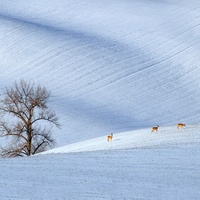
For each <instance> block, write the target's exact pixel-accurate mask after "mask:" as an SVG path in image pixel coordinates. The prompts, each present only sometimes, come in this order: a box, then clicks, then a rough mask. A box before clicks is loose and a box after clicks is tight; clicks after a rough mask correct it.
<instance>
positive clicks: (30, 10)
mask: <svg viewBox="0 0 200 200" xmlns="http://www.w3.org/2000/svg"><path fill="white" fill-rule="evenodd" d="M0 4H1V6H0V23H1V26H0V88H1V92H0V93H3V89H4V88H5V87H9V86H10V85H11V84H12V83H13V82H14V81H15V80H19V79H21V78H23V79H25V80H32V81H35V82H36V83H41V84H42V85H44V86H46V87H47V89H48V90H50V91H51V92H52V99H51V102H50V103H51V106H52V107H53V108H54V109H55V110H56V111H57V113H58V115H59V117H60V120H61V124H62V129H61V130H56V131H55V138H56V140H57V145H58V146H61V145H64V144H68V143H73V142H79V141H82V140H85V139H91V138H96V137H100V136H104V135H106V134H108V133H110V132H122V131H130V130H134V129H138V128H148V127H151V126H153V125H157V124H159V125H161V126H168V125H173V124H176V123H178V122H183V123H187V124H198V123H200V115H199V113H200V106H199V105H200V103H199V102H200V67H199V63H200V57H199V54H200V14H199V13H200V12H199V6H200V3H199V1H197V0H193V1H186V0H185V1H181V2H180V1H178V0H165V1H164V0H158V1H154V0H150V1H146V0H135V1H128V0H127V1H119V0H118V1H114V0H111V1H109V2H108V1H105V0H103V1H98V0H95V1H92V2H91V1H89V0H83V1H78V0H73V1H71V0H67V1H66V0H51V1H49V0H48V1H47V0H43V1H40V0H34V1H33V0H32V1H29V2H28V3H27V1H26V0H13V1H8V0H3V1H2V0H1V1H0Z"/></svg>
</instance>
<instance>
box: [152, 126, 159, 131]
mask: <svg viewBox="0 0 200 200" xmlns="http://www.w3.org/2000/svg"><path fill="white" fill-rule="evenodd" d="M158 128H159V126H158V125H157V126H154V127H152V129H151V132H154V131H156V132H157V131H158Z"/></svg>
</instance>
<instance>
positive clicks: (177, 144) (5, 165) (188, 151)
mask: <svg viewBox="0 0 200 200" xmlns="http://www.w3.org/2000/svg"><path fill="white" fill-rule="evenodd" d="M199 130H200V129H199V127H197V126H189V127H187V128H184V129H181V130H176V127H175V126H174V127H163V128H162V127H161V128H160V130H159V131H158V132H157V133H156V132H155V133H151V130H150V129H146V130H145V129H144V130H138V133H137V131H132V132H127V133H117V134H114V137H113V141H112V142H107V141H106V136H105V137H103V138H97V139H92V140H88V141H85V142H80V143H76V144H71V145H68V146H65V147H60V148H58V149H53V150H50V151H48V152H46V154H44V155H37V156H33V157H31V158H14V159H1V160H0V170H1V174H0V199H2V200H4V199H19V200H20V199H21V200H25V199H26V200H35V199H53V200H56V199H57V200H62V199H66V200H73V199H80V200H88V199H89V200H94V199H95V200H96V199H101V200H103V199H107V200H111V199H112V200H122V199H123V200H125V199H126V200H160V199H162V200H171V199H173V200H174V199H181V200H188V199H192V200H198V199H199V196H200V190H199V187H200V148H199V146H200V132H199Z"/></svg>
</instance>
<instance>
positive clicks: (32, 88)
mask: <svg viewBox="0 0 200 200" xmlns="http://www.w3.org/2000/svg"><path fill="white" fill-rule="evenodd" d="M49 97H50V93H49V92H48V91H47V89H46V88H45V87H41V86H40V85H37V86H36V85H35V84H34V83H30V82H25V81H24V80H21V81H20V82H15V84H14V85H13V87H11V88H7V89H6V91H5V96H4V99H2V100H1V101H0V114H1V119H0V136H1V137H5V138H7V139H8V141H7V142H8V144H9V145H7V146H6V147H1V156H4V157H15V156H23V155H27V156H30V155H33V154H36V153H39V152H42V151H44V150H46V149H47V148H50V147H52V146H53V145H54V140H53V139H52V136H51V130H52V127H53V126H56V127H60V124H59V122H58V117H57V116H56V114H55V112H54V111H52V110H51V109H49V108H48V106H47V103H48V100H49Z"/></svg>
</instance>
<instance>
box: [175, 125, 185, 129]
mask: <svg viewBox="0 0 200 200" xmlns="http://www.w3.org/2000/svg"><path fill="white" fill-rule="evenodd" d="M183 127H186V125H185V124H177V129H179V128H183Z"/></svg>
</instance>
